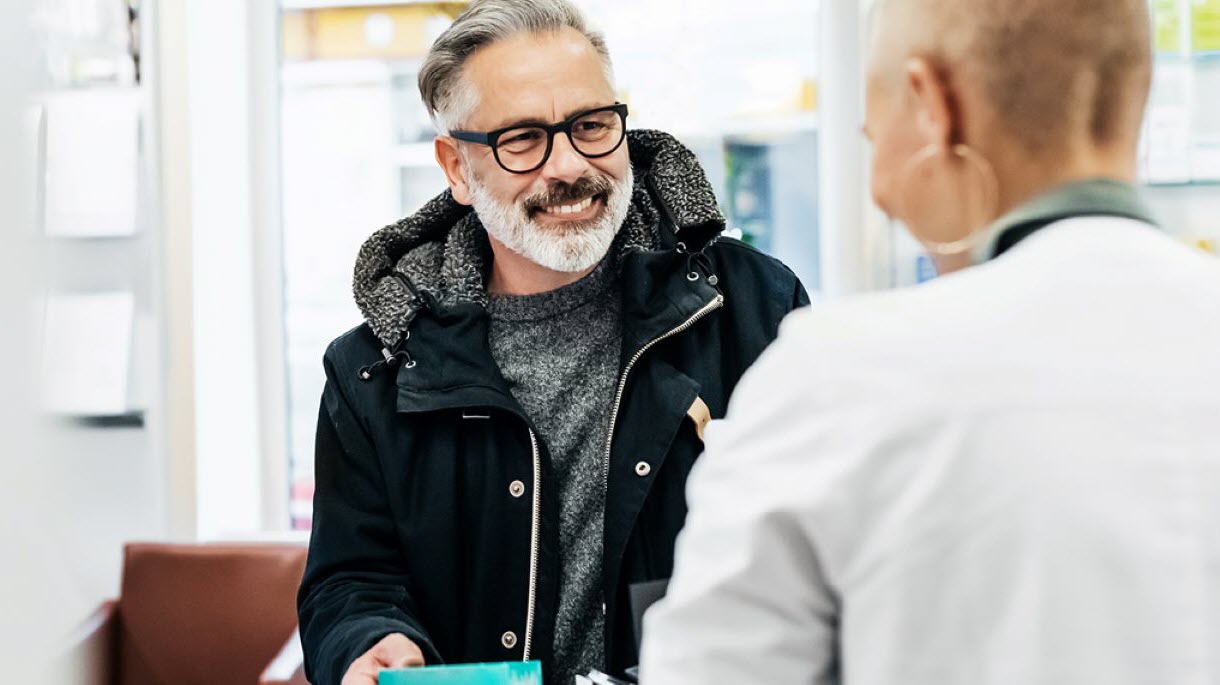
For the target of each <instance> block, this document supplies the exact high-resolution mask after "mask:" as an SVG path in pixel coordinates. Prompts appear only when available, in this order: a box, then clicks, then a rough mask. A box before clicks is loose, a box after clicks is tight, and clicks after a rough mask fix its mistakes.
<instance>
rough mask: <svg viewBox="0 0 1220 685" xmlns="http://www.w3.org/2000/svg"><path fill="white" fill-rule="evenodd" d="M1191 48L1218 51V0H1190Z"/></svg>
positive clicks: (1219, 26) (1198, 50)
mask: <svg viewBox="0 0 1220 685" xmlns="http://www.w3.org/2000/svg"><path fill="white" fill-rule="evenodd" d="M1190 25H1191V44H1192V45H1191V49H1192V50H1193V51H1194V52H1196V53H1199V52H1220V0H1192V4H1191V12H1190Z"/></svg>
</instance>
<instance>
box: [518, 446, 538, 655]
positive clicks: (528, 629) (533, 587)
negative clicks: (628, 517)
mask: <svg viewBox="0 0 1220 685" xmlns="http://www.w3.org/2000/svg"><path fill="white" fill-rule="evenodd" d="M528 430H529V432H530V448H531V449H532V450H533V454H534V508H533V514H532V516H531V521H532V523H531V525H530V592H529V603H528V604H527V605H526V610H525V650H524V655H523V657H522V659H521V660H522V661H529V660H530V648H531V647H532V646H533V643H534V612H535V608H536V606H537V601H538V544H539V542H540V540H541V537H542V456H541V455H540V454H539V453H538V436H536V435H534V429H533V428H530V429H528Z"/></svg>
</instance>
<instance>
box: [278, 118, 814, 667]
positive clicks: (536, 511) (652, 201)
mask: <svg viewBox="0 0 1220 685" xmlns="http://www.w3.org/2000/svg"><path fill="white" fill-rule="evenodd" d="M628 144H629V149H630V152H631V157H632V164H633V167H634V172H635V175H636V188H635V192H634V194H633V205H632V210H631V213H630V214H629V217H628V220H627V222H626V224H625V225H624V229H623V231H622V233H621V235H620V239H619V240H618V242H616V247H615V248H614V250H616V251H617V252H616V254H617V259H618V268H619V269H620V272H619V273H620V279H621V282H622V286H623V287H622V292H623V299H624V301H623V318H624V320H623V328H624V339H623V351H622V362H621V367H620V368H621V371H620V378H619V382H618V385H617V396H616V398H615V403H614V409H613V411H612V413H611V415H610V416H609V417H607V421H610V422H611V438H610V444H609V445H607V448H606V453H605V462H604V467H605V469H604V473H605V477H606V488H607V489H606V512H605V532H604V535H605V540H604V544H605V547H604V550H605V551H604V562H603V566H604V597H605V600H606V606H605V611H606V628H605V630H606V636H605V638H606V654H607V660H608V662H609V663H608V664H606V668H607V669H609V670H610V671H611V672H614V673H618V672H621V671H622V670H623V669H625V668H627V667H629V666H631V665H634V664H635V663H636V661H637V654H636V639H635V636H634V628H633V625H632V620H631V614H630V611H629V606H628V597H627V592H626V590H627V588H628V586H629V585H630V584H633V583H637V582H642V581H646V580H654V579H662V578H667V577H669V575H670V573H671V572H672V569H673V562H674V541H675V538H676V536H677V535H678V532H679V531H680V530H681V528H682V524H683V521H684V520H685V517H686V498H685V492H684V490H685V484H686V478H687V475H688V474H689V473H690V470H691V467H692V466H693V465H694V463H695V461H696V459H697V457H698V456H699V454H700V453H701V452H702V443H701V441H700V439H699V437H698V434H697V432H696V428H695V425H694V422H693V421H692V419H691V418H690V417H689V416H688V410H689V409H690V408H691V406H692V405H693V404H695V403H696V398H700V399H702V400H703V402H704V403H706V405H707V407H708V408H709V409H710V411H711V415H712V417H713V418H720V417H723V416H724V413H725V410H726V408H727V404H728V400H729V395H730V393H731V392H732V391H733V388H734V386H735V385H736V384H737V381H738V379H739V378H741V375H742V374H743V373H744V372H745V371H746V369H747V368H748V367H749V366H750V365H751V364H752V363H753V362H754V360H755V359H757V358H758V356H759V354H760V353H761V352H762V351H763V349H764V348H765V347H766V346H767V345H768V344H769V343H770V342H771V341H772V340H773V339H774V338H775V336H776V334H777V331H778V327H779V323H780V321H781V319H783V318H784V316H785V315H786V314H787V313H788V312H790V311H791V310H792V309H794V308H796V307H800V306H802V305H805V304H807V303H808V298H807V296H806V294H805V291H804V289H803V288H802V286H801V284H800V283H799V281H798V280H797V278H796V277H795V276H794V275H793V274H792V272H791V271H789V270H788V269H787V268H786V267H784V266H783V265H782V264H781V263H779V262H778V261H776V260H775V259H772V258H770V257H767V256H765V255H763V254H761V253H759V252H758V251H756V250H754V249H753V248H750V247H748V246H746V245H744V244H743V243H740V242H737V241H735V240H730V239H724V238H719V237H718V236H719V233H720V232H721V231H722V230H723V228H724V223H723V219H722V218H721V217H720V213H719V211H718V210H717V209H716V206H715V200H714V197H713V195H712V192H711V189H710V187H709V186H708V185H707V182H706V180H705V179H704V176H703V174H702V171H701V170H700V169H699V167H698V164H697V163H696V162H695V159H694V156H693V155H692V154H691V153H690V152H689V151H687V150H686V149H685V148H683V147H682V146H681V145H680V144H678V143H677V142H676V141H675V140H674V139H672V138H670V137H669V136H667V135H665V134H662V133H658V132H651V131H633V132H631V134H630V137H629V143H628ZM489 263H490V257H489V253H488V251H487V247H486V238H485V237H482V229H481V227H479V226H478V223H477V218H476V217H474V215H473V214H472V213H470V212H469V209H468V208H465V207H462V206H460V205H457V204H456V203H455V202H454V201H453V199H452V197H451V196H450V195H449V194H448V193H446V194H445V195H442V196H441V197H439V198H437V200H434V201H433V202H432V203H431V204H429V205H428V206H427V207H425V208H424V209H423V210H421V212H420V213H419V214H417V215H415V216H414V217H411V218H409V219H406V220H404V221H403V222H399V223H398V224H395V225H393V226H390V227H387V228H386V229H383V230H382V231H381V232H379V233H378V234H376V235H374V237H373V238H371V239H370V241H369V243H367V244H366V246H365V249H364V250H363V251H362V253H361V259H360V263H359V265H358V267H357V276H356V296H357V300H358V302H359V303H360V304H361V306H362V308H363V309H364V311H365V315H366V318H367V322H366V323H365V324H364V325H362V326H360V327H358V328H356V329H354V330H352V331H350V332H348V333H347V334H345V335H343V336H342V337H340V338H338V339H337V340H335V341H334V342H333V343H332V344H331V345H330V347H329V349H328V350H327V351H326V355H325V359H324V364H325V369H326V376H327V383H326V387H325V390H324V392H323V397H322V406H321V412H320V415H319V418H318V432H317V443H316V450H317V461H316V471H315V477H316V491H315V492H316V494H315V496H314V520H313V534H312V539H311V542H310V551H309V562H308V566H307V569H306V573H305V578H304V581H303V583H302V586H301V590H300V594H299V598H298V604H299V610H300V622H301V638H302V641H303V643H304V648H305V657H306V668H307V673H308V676H309V678H310V681H311V682H313V683H314V684H315V685H337V684H338V683H339V681H340V680H341V678H342V676H343V674H344V672H345V671H346V670H347V667H348V666H349V665H350V664H351V662H352V661H354V660H355V659H356V658H357V657H358V656H360V655H361V654H363V653H364V652H365V651H366V650H368V649H369V648H370V647H371V646H372V645H373V644H374V643H376V642H377V641H378V640H380V639H381V638H382V637H384V636H385V635H387V634H390V633H396V632H397V633H403V634H405V635H407V636H408V637H409V638H411V639H412V640H414V641H415V642H416V643H417V644H419V646H420V647H421V649H422V650H423V652H424V655H425V658H426V659H427V661H428V662H429V663H455V662H489V661H491V662H494V661H511V660H520V659H527V660H529V659H537V660H541V661H542V662H543V665H544V669H549V662H550V652H551V642H552V637H553V632H554V620H555V611H556V607H557V606H558V588H559V582H558V580H559V567H558V560H559V556H558V539H559V534H558V531H559V522H558V511H559V506H558V502H557V501H556V498H555V491H556V487H555V486H554V485H552V484H551V483H552V481H551V478H552V476H551V472H550V466H549V457H548V454H547V451H546V446H545V445H543V444H542V443H541V442H540V441H539V440H538V438H537V434H536V431H535V430H534V429H533V428H532V426H531V422H530V420H529V417H527V416H526V415H525V413H524V411H523V410H522V409H521V407H520V406H519V405H518V403H517V402H516V401H515V400H514V399H513V397H512V395H511V394H510V392H509V390H508V387H507V384H506V382H505V380H504V378H503V376H502V375H501V373H500V371H499V369H498V368H497V367H496V364H495V362H494V361H493V359H492V356H491V353H490V349H489V347H488V343H487V330H488V317H487V313H486V309H485V308H484V307H483V304H484V303H485V301H486V299H485V297H486V296H485V292H483V290H482V288H483V285H482V277H483V276H484V275H485V274H486V267H487V265H488V264H489Z"/></svg>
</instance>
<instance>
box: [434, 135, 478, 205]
mask: <svg viewBox="0 0 1220 685" xmlns="http://www.w3.org/2000/svg"><path fill="white" fill-rule="evenodd" d="M433 144H434V146H435V148H436V163H437V164H439V165H441V171H444V172H445V180H447V181H448V182H449V190H450V191H452V192H453V199H454V200H457V201H458V203H459V204H463V205H470V204H471V197H470V184H469V183H468V182H467V181H466V174H467V173H468V171H467V169H466V165H465V164H463V163H462V153H461V151H459V150H458V141H456V140H454V139H453V138H450V137H449V136H437V137H436V141H435V142H434V143H433Z"/></svg>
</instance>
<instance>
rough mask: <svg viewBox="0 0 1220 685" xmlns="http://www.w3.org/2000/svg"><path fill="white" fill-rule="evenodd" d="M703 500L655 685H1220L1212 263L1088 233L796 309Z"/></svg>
mask: <svg viewBox="0 0 1220 685" xmlns="http://www.w3.org/2000/svg"><path fill="white" fill-rule="evenodd" d="M688 488H689V489H688V497H689V502H690V506H691V514H690V518H689V519H688V522H687V527H686V529H685V530H684V532H683V533H682V535H681V537H680V538H679V541H678V551H677V555H678V556H677V568H676V570H675V574H674V578H673V581H672V584H671V586H670V594H669V596H668V597H667V598H666V599H665V600H664V601H663V602H662V603H661V604H659V605H657V607H655V608H654V609H653V610H652V611H651V612H650V613H649V615H648V616H647V619H646V627H645V629H644V636H645V640H646V643H645V645H644V652H643V664H642V668H643V672H642V677H643V679H642V681H641V682H642V683H643V685H682V684H686V683H691V684H694V683H698V684H699V685H710V684H713V683H732V684H734V685H736V684H746V683H765V684H768V685H769V684H788V683H792V684H795V683H831V682H842V683H845V684H846V685H921V684H927V685H955V684H960V685H993V684H994V685H1000V684H1004V685H1039V684H1049V683H1062V684H1069V683H1070V684H1072V685H1077V684H1080V683H1098V684H1101V685H1126V684H1135V683H1149V684H1151V683H1156V684H1158V685H1160V684H1165V685H1169V684H1172V685H1203V684H1204V683H1207V684H1209V685H1214V684H1216V683H1220V260H1216V259H1214V258H1211V257H1209V256H1207V255H1204V254H1203V253H1201V252H1198V251H1195V250H1193V249H1190V248H1187V247H1185V246H1182V245H1179V244H1178V243H1177V242H1175V241H1174V240H1173V239H1171V238H1169V237H1167V236H1165V235H1164V234H1163V233H1161V232H1159V231H1157V230H1156V229H1153V228H1151V227H1150V226H1148V225H1147V224H1143V223H1139V222H1135V221H1131V220H1126V219H1114V218H1078V219H1071V220H1068V221H1063V222H1060V223H1057V224H1053V225H1051V226H1049V227H1047V228H1046V229H1044V230H1043V231H1041V232H1039V233H1037V234H1035V235H1033V236H1031V237H1029V238H1028V239H1027V240H1025V241H1024V242H1022V243H1020V244H1019V245H1017V246H1016V247H1015V248H1013V249H1012V250H1011V251H1009V252H1008V253H1006V254H1005V255H1004V256H1002V257H1001V258H999V259H997V260H995V261H993V262H990V263H987V264H984V265H982V266H978V267H975V268H972V269H967V270H965V271H963V272H960V273H958V274H954V275H950V276H947V277H945V278H942V279H939V280H937V281H934V282H932V283H929V284H927V285H924V286H921V287H918V288H914V289H910V290H907V291H900V292H894V293H887V294H880V295H873V296H867V297H865V298H861V299H855V300H850V301H846V302H843V303H839V304H833V305H826V306H823V307H821V308H815V309H813V310H805V311H803V312H799V313H796V314H793V315H792V316H791V317H790V318H789V319H788V320H787V321H786V322H785V323H784V326H783V329H782V331H781V334H780V337H779V340H778V341H777V343H776V344H775V345H774V347H773V348H771V349H770V350H769V351H767V352H766V353H765V354H764V355H763V357H762V358H761V359H760V360H759V362H758V363H757V365H756V366H755V368H754V369H753V370H751V371H750V373H749V374H747V377H746V378H745V379H744V380H743V381H742V383H741V385H740V386H739V388H738V391H737V394H736V395H735V397H734V398H733V401H732V403H731V406H730V409H729V412H728V417H727V419H726V420H725V421H722V422H717V423H715V424H713V426H711V427H709V429H708V434H707V453H706V454H705V455H704V456H703V458H702V459H701V460H700V462H699V464H698V465H697V466H696V469H695V472H694V473H693V474H692V477H691V481H690V484H689V486H688Z"/></svg>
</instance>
